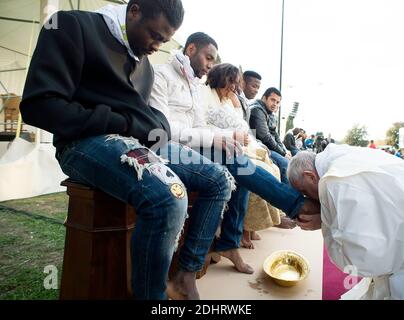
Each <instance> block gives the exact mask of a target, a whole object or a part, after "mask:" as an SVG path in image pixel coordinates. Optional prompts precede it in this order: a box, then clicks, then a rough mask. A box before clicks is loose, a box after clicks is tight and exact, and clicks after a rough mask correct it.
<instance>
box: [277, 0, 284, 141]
mask: <svg viewBox="0 0 404 320" xmlns="http://www.w3.org/2000/svg"><path fill="white" fill-rule="evenodd" d="M284 17H285V0H282V28H281V61H280V70H279V91H280V92H282V66H283V22H284ZM281 108H282V106H281V105H280V106H279V110H278V134H279V135H280V133H281V115H282V110H281Z"/></svg>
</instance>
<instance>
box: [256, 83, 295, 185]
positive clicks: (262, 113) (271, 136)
mask: <svg viewBox="0 0 404 320" xmlns="http://www.w3.org/2000/svg"><path fill="white" fill-rule="evenodd" d="M281 99H282V95H281V93H280V91H279V90H278V89H276V88H268V89H267V90H266V91H265V93H264V95H263V96H262V98H261V99H258V100H257V101H255V102H254V103H253V104H252V105H251V116H250V128H251V129H253V130H256V136H257V139H259V140H260V141H261V142H262V143H263V144H264V145H265V146H266V147H267V148H268V149H269V150H270V151H271V159H272V160H273V161H274V162H275V164H276V165H277V166H278V168H279V170H280V171H281V181H282V182H284V183H288V178H287V176H286V170H287V169H288V163H289V159H290V158H291V155H290V153H289V152H288V151H287V150H286V148H285V146H284V145H283V143H282V141H281V139H280V137H279V134H278V132H276V126H277V124H276V122H277V121H276V118H275V113H276V112H277V111H278V110H279V104H280V102H281Z"/></svg>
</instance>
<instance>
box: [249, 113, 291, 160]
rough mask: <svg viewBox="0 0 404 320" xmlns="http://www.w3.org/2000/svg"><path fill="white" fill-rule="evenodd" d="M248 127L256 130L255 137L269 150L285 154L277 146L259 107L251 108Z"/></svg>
mask: <svg viewBox="0 0 404 320" xmlns="http://www.w3.org/2000/svg"><path fill="white" fill-rule="evenodd" d="M250 128H251V129H255V130H256V134H257V139H259V140H261V142H262V143H263V144H264V145H266V146H267V147H268V149H269V150H273V151H275V152H277V153H279V154H281V155H282V156H285V154H286V153H285V151H284V150H283V149H281V148H279V146H278V144H277V142H276V141H275V139H274V137H273V136H272V134H271V132H270V131H269V128H268V124H267V122H266V117H265V114H264V111H262V110H261V109H260V108H253V109H252V110H251V115H250Z"/></svg>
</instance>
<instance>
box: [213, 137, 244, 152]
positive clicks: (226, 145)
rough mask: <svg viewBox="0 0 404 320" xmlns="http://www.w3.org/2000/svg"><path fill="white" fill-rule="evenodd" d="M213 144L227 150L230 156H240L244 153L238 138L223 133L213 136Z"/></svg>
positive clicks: (217, 147)
mask: <svg viewBox="0 0 404 320" xmlns="http://www.w3.org/2000/svg"><path fill="white" fill-rule="evenodd" d="M213 146H214V148H215V149H220V150H223V151H225V152H226V155H227V157H228V158H231V157H233V156H239V155H241V154H242V153H243V148H242V146H241V144H240V143H239V142H238V141H237V140H235V139H233V138H229V137H225V136H221V135H215V136H214V137H213Z"/></svg>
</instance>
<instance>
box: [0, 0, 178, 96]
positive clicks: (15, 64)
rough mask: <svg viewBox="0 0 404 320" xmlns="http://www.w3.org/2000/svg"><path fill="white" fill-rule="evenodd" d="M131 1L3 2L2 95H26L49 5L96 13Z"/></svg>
mask: <svg viewBox="0 0 404 320" xmlns="http://www.w3.org/2000/svg"><path fill="white" fill-rule="evenodd" d="M127 2H128V0H40V1H39V0H1V1H0V94H5V93H15V94H17V95H21V94H22V91H23V88H24V83H25V76H26V70H27V67H28V65H29V61H30V57H31V55H32V52H33V50H34V49H35V45H36V42H37V39H38V34H39V31H40V28H41V20H42V19H43V18H44V17H45V16H46V14H47V12H46V11H45V10H46V9H45V8H46V7H47V5H49V6H52V5H54V6H56V7H58V9H59V10H77V9H79V10H85V11H94V10H97V9H99V8H101V7H103V6H105V5H107V4H124V3H127ZM41 11H42V12H41ZM44 11H45V12H44ZM179 46H180V45H179V43H178V42H177V41H175V40H172V41H170V42H168V43H167V44H165V45H164V46H163V47H162V48H161V51H160V52H158V53H156V54H154V55H153V56H152V57H151V61H152V63H162V62H165V61H166V60H167V58H168V55H169V51H170V50H171V49H175V48H178V47H179Z"/></svg>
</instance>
